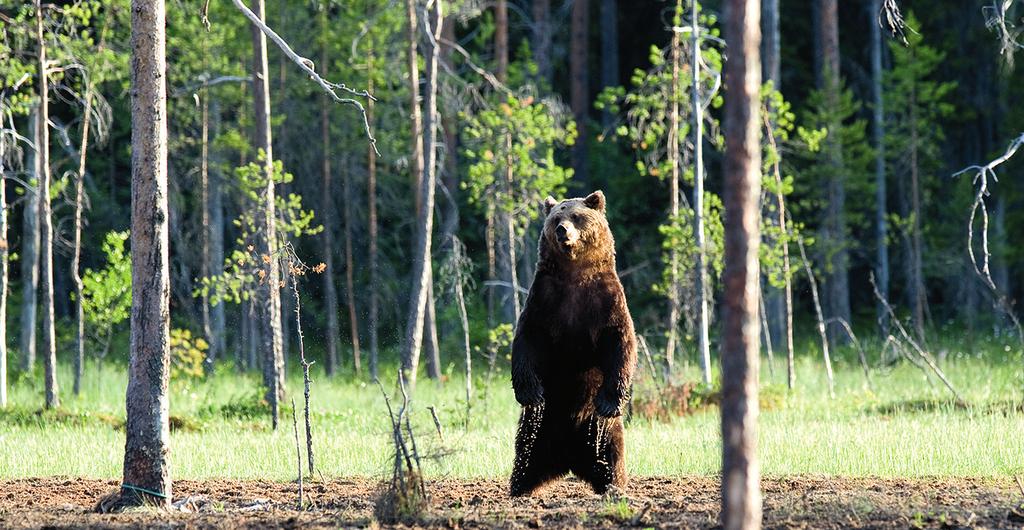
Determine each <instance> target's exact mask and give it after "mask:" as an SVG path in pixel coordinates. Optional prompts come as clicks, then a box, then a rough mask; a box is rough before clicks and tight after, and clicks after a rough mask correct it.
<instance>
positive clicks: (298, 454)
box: [292, 398, 302, 510]
mask: <svg viewBox="0 0 1024 530" xmlns="http://www.w3.org/2000/svg"><path fill="white" fill-rule="evenodd" d="M292 430H293V431H295V464H296V467H297V468H298V469H299V506H298V509H299V510H301V509H302V451H301V450H300V449H299V421H298V420H297V419H296V418H295V398H292Z"/></svg>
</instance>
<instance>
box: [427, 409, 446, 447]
mask: <svg viewBox="0 0 1024 530" xmlns="http://www.w3.org/2000/svg"><path fill="white" fill-rule="evenodd" d="M427 410H429V411H430V417H431V418H434V429H437V437H438V438H440V439H441V442H442V443H443V442H444V433H442V432H441V420H440V419H439V418H438V417H437V409H435V408H434V406H433V405H431V406H429V407H427Z"/></svg>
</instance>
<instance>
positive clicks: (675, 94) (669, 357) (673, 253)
mask: <svg viewBox="0 0 1024 530" xmlns="http://www.w3.org/2000/svg"><path fill="white" fill-rule="evenodd" d="M682 16H683V2H682V0H676V10H675V17H674V20H673V24H677V23H680V22H681V20H682ZM680 38H681V37H680V36H679V33H678V32H675V31H673V32H672V50H671V60H672V96H671V99H672V103H671V105H672V113H671V114H670V115H669V129H668V162H669V167H670V168H671V172H670V173H671V174H670V176H669V181H668V184H669V186H668V194H669V199H668V200H669V211H668V214H669V219H670V220H671V222H673V223H674V222H675V221H676V219H677V218H678V217H679V145H680V142H679V100H680V93H681V81H680V77H679V76H680V71H681V63H682V60H683V58H682V46H681V44H682V43H681V42H680ZM679 279H680V278H679V251H678V250H677V249H676V248H675V247H673V248H671V249H670V250H669V293H668V334H667V337H666V339H667V340H666V343H665V378H666V380H669V379H671V377H672V371H673V369H674V367H675V357H676V349H677V341H678V336H679V314H680V312H681V300H680V296H681V294H682V293H681V291H680V285H679Z"/></svg>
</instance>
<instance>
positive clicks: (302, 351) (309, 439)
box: [288, 243, 316, 475]
mask: <svg viewBox="0 0 1024 530" xmlns="http://www.w3.org/2000/svg"><path fill="white" fill-rule="evenodd" d="M288 249H289V251H291V243H289V244H288ZM292 253H293V254H294V252H293V251H292ZM289 265H291V268H290V269H289V271H290V272H291V273H292V292H293V293H294V294H295V332H296V333H297V334H298V336H299V358H300V359H301V360H302V385H303V386H302V397H303V399H304V400H305V407H304V408H305V419H306V460H307V463H308V464H309V474H310V475H312V474H313V468H314V465H313V462H314V460H313V426H312V422H311V421H310V419H309V383H310V382H311V381H310V379H309V367H310V366H312V365H313V363H314V362H316V361H312V362H310V361H307V360H306V345H305V340H304V336H303V333H302V301H301V300H300V299H299V282H298V278H297V276H299V275H301V274H296V272H299V273H303V274H304V267H305V265H304V264H302V262H299V265H300V266H301V267H303V268H301V269H300V268H297V267H296V266H295V265H294V264H289Z"/></svg>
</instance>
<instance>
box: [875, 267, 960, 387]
mask: <svg viewBox="0 0 1024 530" xmlns="http://www.w3.org/2000/svg"><path fill="white" fill-rule="evenodd" d="M868 279H869V280H870V281H871V289H872V290H873V291H874V292H875V298H877V299H878V301H879V302H881V304H882V307H883V308H884V309H885V312H886V313H887V314H888V315H889V319H890V320H891V322H892V323H893V324H894V325H895V326H896V330H897V331H899V333H900V336H902V337H903V340H904V342H906V343H907V344H909V345H910V346H911V348H913V350H914V352H915V353H917V355H918V357H920V359H921V360H922V361H924V363H925V364H926V365H927V366H928V368H930V369H931V370H932V372H934V373H935V375H936V376H938V378H939V380H940V381H942V384H944V385H946V388H948V389H949V391H950V392H951V393H952V394H953V397H955V398H956V400H957V402H958V403H961V404H966V403H967V402H966V401H964V400H963V398H961V397H960V392H957V390H956V388H954V387H953V384H952V383H950V382H949V379H947V378H946V374H945V373H944V372H943V371H942V369H941V368H939V365H938V364H936V363H935V359H933V358H932V356H931V354H930V353H928V352H927V351H925V350H924V349H923V348H921V346H920V345H919V344H918V343H917V342H916V341H915V340H914V339H913V338H912V337H911V336H910V334H909V333H907V329H906V328H904V327H903V323H902V322H900V319H898V318H896V313H895V312H893V310H892V306H891V305H889V301H888V300H886V299H885V297H884V296H882V293H881V292H879V291H878V285H876V284H875V274H874V273H870V275H869V276H868Z"/></svg>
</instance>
